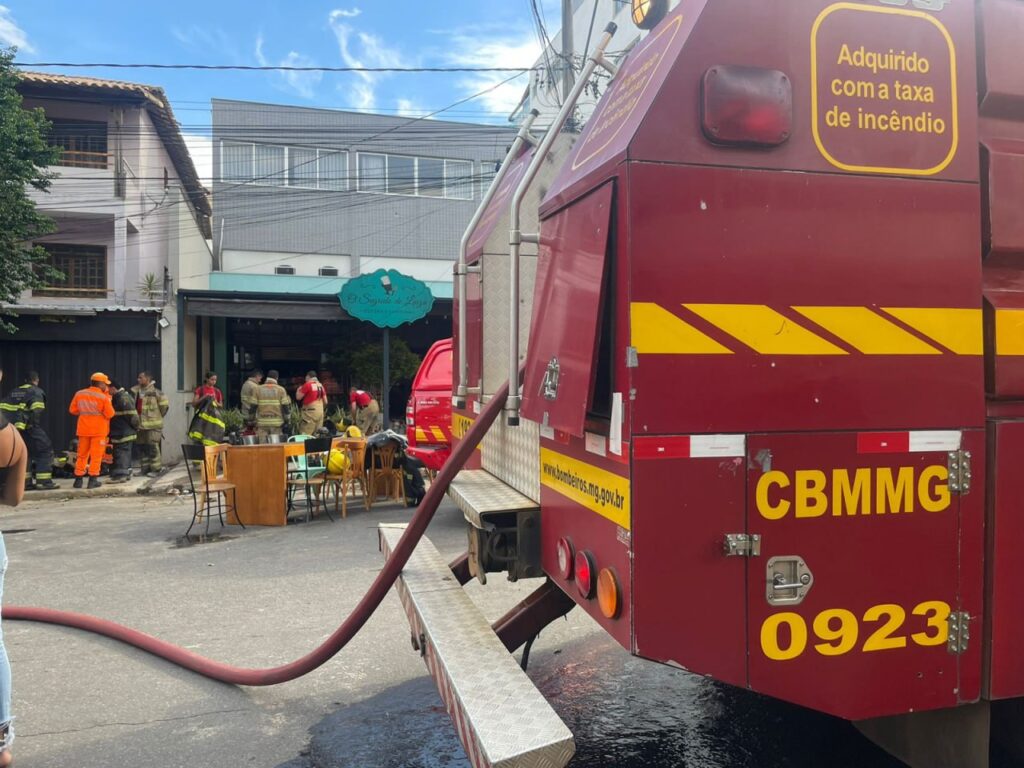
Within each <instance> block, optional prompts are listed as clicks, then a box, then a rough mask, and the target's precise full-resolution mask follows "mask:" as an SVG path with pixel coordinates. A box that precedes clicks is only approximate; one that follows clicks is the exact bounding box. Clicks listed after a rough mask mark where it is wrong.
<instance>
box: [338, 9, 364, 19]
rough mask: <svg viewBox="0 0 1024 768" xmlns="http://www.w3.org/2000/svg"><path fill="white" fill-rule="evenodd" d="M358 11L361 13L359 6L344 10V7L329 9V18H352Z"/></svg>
mask: <svg viewBox="0 0 1024 768" xmlns="http://www.w3.org/2000/svg"><path fill="white" fill-rule="evenodd" d="M360 13H362V11H361V10H360V9H359V8H352V9H350V10H345V9H344V8H337V9H335V10H333V11H331V18H332V19H333V18H337V17H343V18H346V19H354V18H355V17H356V16H358V15H359V14H360Z"/></svg>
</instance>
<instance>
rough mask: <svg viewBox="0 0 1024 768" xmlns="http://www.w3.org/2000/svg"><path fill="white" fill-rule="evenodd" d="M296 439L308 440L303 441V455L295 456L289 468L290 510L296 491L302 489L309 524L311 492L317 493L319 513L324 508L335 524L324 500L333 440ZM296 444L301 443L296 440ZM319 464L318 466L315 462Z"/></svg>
mask: <svg viewBox="0 0 1024 768" xmlns="http://www.w3.org/2000/svg"><path fill="white" fill-rule="evenodd" d="M296 437H303V438H306V439H305V440H302V441H301V442H302V446H303V453H302V455H301V456H295V457H294V458H293V459H292V460H291V462H294V463H291V462H290V466H289V471H288V509H289V511H290V510H291V509H292V499H293V498H294V495H295V491H296V489H298V488H302V489H304V491H305V494H306V522H307V523H308V522H309V521H310V520H311V519H312V518H313V497H312V495H311V494H310V491H311V490H313V491H315V492H316V505H317V511H319V510H320V507H321V506H323V508H324V512H326V513H327V517H328V518H329V519H330V521H331V522H332V523H333V522H334V517H333V516H332V515H331V510H330V508H329V507H328V506H327V504H326V503H325V500H324V499H323V493H324V480H325V476H326V475H327V455H328V452H329V451H330V450H331V438H329V437H317V438H307V436H306V435H297V436H296ZM295 442H299V441H298V440H296V441H295ZM314 461H316V462H318V463H317V465H316V466H314V465H313V462H314Z"/></svg>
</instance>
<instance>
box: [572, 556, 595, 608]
mask: <svg viewBox="0 0 1024 768" xmlns="http://www.w3.org/2000/svg"><path fill="white" fill-rule="evenodd" d="M576 589H578V590H579V591H580V595H582V596H583V597H586V598H590V597H593V596H594V556H593V555H591V554H590V553H589V552H577V553H576Z"/></svg>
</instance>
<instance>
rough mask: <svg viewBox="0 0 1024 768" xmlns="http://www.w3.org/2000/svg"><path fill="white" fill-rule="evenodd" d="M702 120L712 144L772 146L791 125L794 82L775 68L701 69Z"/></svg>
mask: <svg viewBox="0 0 1024 768" xmlns="http://www.w3.org/2000/svg"><path fill="white" fill-rule="evenodd" d="M701 91H702V96H703V98H702V109H701V121H702V123H703V126H702V127H703V129H704V135H705V136H707V138H708V140H709V141H711V142H712V143H714V144H725V145H739V146H744V145H745V146H756V147H775V146H778V145H779V144H782V143H784V142H785V141H786V140H787V139H788V138H789V135H790V133H791V132H792V128H793V86H792V84H791V83H790V80H789V78H788V77H786V75H785V73H783V72H780V71H779V70H777V69H762V68H760V67H741V66H731V65H725V64H719V65H717V66H714V67H711V68H710V69H709V70H708V71H707V72H705V73H704V81H703V84H702V88H701Z"/></svg>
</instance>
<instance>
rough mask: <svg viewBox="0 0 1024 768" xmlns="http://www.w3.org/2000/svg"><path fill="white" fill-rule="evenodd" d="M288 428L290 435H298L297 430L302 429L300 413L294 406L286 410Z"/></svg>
mask: <svg viewBox="0 0 1024 768" xmlns="http://www.w3.org/2000/svg"><path fill="white" fill-rule="evenodd" d="M288 426H289V428H290V429H291V434H293V435H297V434H299V429H300V428H301V427H302V411H301V410H300V409H299V407H298V406H296V405H293V406H292V407H291V408H290V409H289V410H288Z"/></svg>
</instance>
